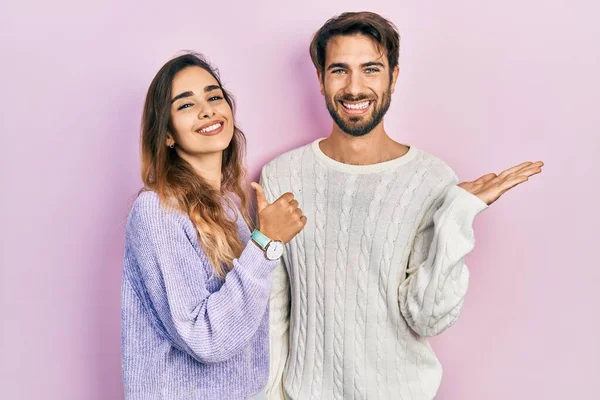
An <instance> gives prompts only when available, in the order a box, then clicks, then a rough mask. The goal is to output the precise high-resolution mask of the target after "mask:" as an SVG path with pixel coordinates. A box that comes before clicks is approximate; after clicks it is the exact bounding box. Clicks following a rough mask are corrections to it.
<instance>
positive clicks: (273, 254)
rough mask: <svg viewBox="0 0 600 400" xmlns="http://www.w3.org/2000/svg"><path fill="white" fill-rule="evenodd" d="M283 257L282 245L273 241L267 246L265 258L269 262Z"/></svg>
mask: <svg viewBox="0 0 600 400" xmlns="http://www.w3.org/2000/svg"><path fill="white" fill-rule="evenodd" d="M282 255H283V243H281V242H279V241H273V242H271V243H269V245H268V246H267V258H268V259H269V260H277V259H278V258H279V257H281V256H282Z"/></svg>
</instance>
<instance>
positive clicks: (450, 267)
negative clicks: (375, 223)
mask: <svg viewBox="0 0 600 400" xmlns="http://www.w3.org/2000/svg"><path fill="white" fill-rule="evenodd" d="M440 203H441V204H440ZM436 204H437V206H434V207H432V209H431V211H430V212H429V213H428V215H426V217H425V219H424V221H423V223H422V224H421V226H420V228H419V229H418V231H417V234H416V236H415V241H414V245H413V248H412V252H411V255H410V259H409V262H408V269H407V278H406V279H405V280H404V281H403V282H402V283H401V284H400V288H399V302H400V310H401V312H402V315H403V316H404V318H405V319H406V321H407V323H408V324H409V326H410V327H411V328H412V329H413V330H414V331H415V332H416V333H417V334H419V335H421V336H434V335H438V334H440V333H441V332H443V331H444V330H445V329H447V328H449V327H450V326H451V325H453V324H454V322H456V320H457V319H458V316H459V315H460V311H461V308H462V305H463V301H464V297H465V295H466V292H467V287H468V283H469V271H468V269H467V266H466V265H465V263H464V258H465V256H466V255H467V254H469V253H470V252H471V251H472V250H473V247H474V246H475V238H474V235H473V227H472V225H473V220H474V219H475V216H476V215H477V214H479V213H480V212H481V211H483V210H484V209H486V208H487V205H486V204H485V203H484V202H483V201H481V200H480V199H479V198H478V197H476V196H474V195H472V194H470V193H468V192H467V191H465V190H464V189H462V188H460V187H459V186H455V185H453V186H451V187H450V188H449V189H448V190H446V191H445V193H444V196H443V197H442V198H441V199H439V201H437V202H436Z"/></svg>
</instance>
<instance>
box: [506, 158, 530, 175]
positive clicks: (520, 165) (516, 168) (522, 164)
mask: <svg viewBox="0 0 600 400" xmlns="http://www.w3.org/2000/svg"><path fill="white" fill-rule="evenodd" d="M531 164H533V163H532V162H531V161H527V162H524V163H521V164H519V165H515V166H514V167H512V168H509V169H506V170H504V171H502V172H501V173H500V175H498V178H504V177H506V176H508V175H510V174H512V173H513V172H517V171H518V170H520V169H521V168H525V167H528V166H530V165H531Z"/></svg>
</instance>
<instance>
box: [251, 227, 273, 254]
mask: <svg viewBox="0 0 600 400" xmlns="http://www.w3.org/2000/svg"><path fill="white" fill-rule="evenodd" d="M250 238H251V239H252V240H253V241H254V243H256V244H257V245H259V246H260V248H261V249H263V250H266V248H267V245H268V244H269V243H271V239H269V238H268V237H266V236H265V235H264V234H263V233H262V232H261V231H259V230H258V229H255V230H254V231H253V232H252V235H251V236H250Z"/></svg>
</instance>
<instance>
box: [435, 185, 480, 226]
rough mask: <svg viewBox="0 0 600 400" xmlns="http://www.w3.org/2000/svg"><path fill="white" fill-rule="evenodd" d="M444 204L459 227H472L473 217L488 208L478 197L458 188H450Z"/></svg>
mask: <svg viewBox="0 0 600 400" xmlns="http://www.w3.org/2000/svg"><path fill="white" fill-rule="evenodd" d="M444 201H445V202H448V204H450V207H451V208H452V210H451V212H452V219H453V220H454V221H455V222H457V223H458V224H459V225H460V226H465V225H469V226H470V225H472V224H473V220H474V219H475V217H476V216H477V215H478V214H479V213H481V212H482V211H483V210H485V209H486V208H488V205H487V204H485V202H483V201H482V200H481V199H480V198H479V197H477V196H475V195H473V194H471V193H469V192H467V191H466V190H464V189H463V188H461V187H460V186H452V187H451V188H450V189H449V190H448V193H447V194H446V198H445V199H444Z"/></svg>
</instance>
